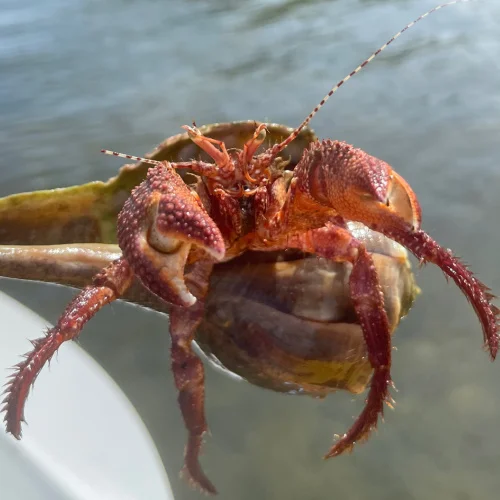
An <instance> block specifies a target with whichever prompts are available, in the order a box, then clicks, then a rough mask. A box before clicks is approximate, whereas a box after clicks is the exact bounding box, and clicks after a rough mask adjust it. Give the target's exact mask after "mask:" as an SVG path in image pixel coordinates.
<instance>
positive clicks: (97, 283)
mask: <svg viewBox="0 0 500 500" xmlns="http://www.w3.org/2000/svg"><path fill="white" fill-rule="evenodd" d="M133 276H134V275H133V272H132V269H131V268H130V266H129V265H128V263H127V262H126V261H125V259H123V258H122V257H120V258H119V259H118V260H116V261H115V262H113V263H112V264H110V265H109V266H108V267H106V268H104V269H103V270H102V271H101V272H100V273H99V274H97V275H96V276H95V278H94V280H93V284H92V285H90V286H88V287H86V288H85V289H84V290H82V291H81V292H80V293H79V294H78V295H77V296H76V297H75V298H74V299H73V300H72V301H71V302H70V304H69V305H68V307H67V308H66V310H65V311H64V313H63V315H62V316H61V318H60V319H59V321H58V322H57V325H56V326H54V327H53V328H51V329H50V330H49V331H48V332H47V334H46V335H45V336H44V337H41V338H39V339H36V340H33V341H32V342H31V343H32V344H33V350H32V351H30V352H29V353H27V354H26V356H25V359H24V360H23V361H21V362H20V363H18V364H17V365H16V367H15V371H14V373H13V374H12V375H11V378H10V380H9V382H8V383H7V384H6V389H5V394H6V397H5V399H4V400H3V403H4V404H5V406H4V409H5V418H4V420H5V422H6V427H7V432H10V433H11V434H13V435H14V436H15V437H16V438H18V439H19V438H20V437H21V422H23V421H24V404H25V402H26V397H27V395H28V392H29V389H30V387H31V385H32V384H33V383H34V381H35V379H36V377H37V375H38V374H39V373H40V370H41V369H42V368H43V366H44V365H45V363H46V362H47V361H49V360H50V359H51V358H52V356H53V355H54V353H55V352H56V351H57V350H58V349H59V347H60V346H61V344H62V343H63V342H66V341H67V340H73V339H75V338H76V337H78V335H79V334H80V332H81V331H82V328H83V326H84V325H85V323H87V321H88V320H90V319H91V318H92V317H93V316H94V315H95V314H96V313H97V311H99V309H101V308H102V307H103V306H105V305H106V304H109V303H110V302H112V301H114V300H116V299H118V298H119V297H120V296H121V295H123V293H125V291H126V290H127V289H128V287H129V286H130V284H131V283H132V279H133Z"/></svg>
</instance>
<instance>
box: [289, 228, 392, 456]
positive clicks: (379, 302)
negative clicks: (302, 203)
mask: <svg viewBox="0 0 500 500" xmlns="http://www.w3.org/2000/svg"><path fill="white" fill-rule="evenodd" d="M287 240H288V241H287V248H298V249H300V250H303V251H305V252H309V253H314V254H316V255H318V256H321V257H325V258H328V259H331V260H335V261H348V262H351V263H352V264H353V268H352V272H351V276H350V279H349V286H350V294H351V298H352V301H353V303H354V308H355V310H356V314H357V316H358V320H359V323H360V325H361V328H362V330H363V336H364V339H365V342H366V347H367V351H368V359H369V361H370V364H371V365H372V367H373V370H374V371H373V376H372V380H371V384H370V390H369V393H368V398H367V400H366V405H365V407H364V409H363V411H362V412H361V414H360V415H359V417H358V418H357V419H356V421H355V422H354V424H353V425H352V426H351V428H350V429H349V430H348V432H347V433H346V434H344V435H343V436H342V437H341V438H340V439H339V440H338V441H337V442H336V443H335V444H334V446H333V447H332V448H331V449H330V451H329V452H328V453H327V455H326V457H325V458H329V457H333V456H336V455H340V454H341V453H343V452H345V451H349V450H351V449H352V447H353V446H354V444H355V443H356V442H357V441H360V440H363V439H366V438H367V437H368V435H369V433H370V431H371V430H372V429H373V428H375V427H376V426H377V421H378V417H379V415H380V416H381V415H382V413H383V407H384V402H387V403H389V404H390V403H391V402H392V398H391V397H390V395H389V385H390V383H391V373H390V369H391V336H390V329H389V321H388V319H387V314H386V312H385V309H384V297H383V294H382V289H381V288H380V284H379V280H378V276H377V272H376V270H375V265H374V263H373V259H372V258H371V256H370V254H369V253H368V252H367V251H366V249H365V247H364V245H363V244H362V243H360V242H359V241H357V240H356V239H355V238H354V237H353V236H352V235H351V234H350V233H349V232H348V231H347V230H346V229H344V228H341V227H338V226H335V225H333V224H328V225H327V226H326V227H324V228H321V229H316V230H313V231H308V232H306V233H302V234H298V235H293V236H289V237H288V238H287Z"/></svg>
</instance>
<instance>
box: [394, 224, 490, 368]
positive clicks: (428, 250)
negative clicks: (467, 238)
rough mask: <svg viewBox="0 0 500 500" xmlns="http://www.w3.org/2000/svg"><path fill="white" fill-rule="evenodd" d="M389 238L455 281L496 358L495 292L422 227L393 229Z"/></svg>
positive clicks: (487, 346) (487, 345)
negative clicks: (415, 229)
mask: <svg viewBox="0 0 500 500" xmlns="http://www.w3.org/2000/svg"><path fill="white" fill-rule="evenodd" d="M389 234H390V237H391V238H394V239H395V240H396V241H398V242H399V243H401V244H402V245H404V246H406V248H408V250H410V251H411V252H412V253H413V254H414V255H415V256H416V257H417V258H418V259H419V260H420V262H422V263H427V262H432V263H433V264H435V265H437V266H438V267H439V268H441V270H442V271H443V272H444V273H445V276H447V277H448V276H449V277H450V278H452V279H453V281H454V282H455V283H456V285H457V286H458V288H460V290H461V291H462V292H463V294H464V295H465V297H466V298H467V300H468V301H469V302H470V303H471V304H472V307H473V308H474V310H475V311H476V314H477V317H478V318H479V321H480V322H481V326H482V328H483V337H484V342H485V346H486V348H487V349H488V350H489V352H490V355H491V358H492V359H495V357H496V355H497V353H498V346H499V343H500V333H499V329H500V326H499V322H500V310H499V308H498V307H497V306H495V305H494V304H493V303H492V301H493V299H495V296H494V295H493V294H492V293H491V292H490V289H489V288H488V287H487V286H486V285H484V284H483V283H482V282H481V281H479V280H478V279H477V278H476V277H475V276H474V274H472V272H471V271H470V270H469V269H468V268H467V266H466V265H465V264H463V263H462V262H460V260H459V259H458V258H457V257H455V256H454V255H453V254H452V253H451V251H450V250H446V249H444V248H443V247H441V246H440V245H439V244H438V243H437V242H436V241H434V240H433V239H432V238H431V237H430V236H429V235H428V234H427V233H425V232H424V231H422V230H417V231H410V230H406V231H405V230H392V231H391V233H389Z"/></svg>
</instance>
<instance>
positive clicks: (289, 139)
mask: <svg viewBox="0 0 500 500" xmlns="http://www.w3.org/2000/svg"><path fill="white" fill-rule="evenodd" d="M471 1H472V0H453V1H451V2H447V3H443V4H441V5H438V6H437V7H434V8H433V9H431V10H429V11H427V12H426V13H425V14H422V15H421V16H420V17H418V18H417V19H415V21H413V22H411V23H410V24H407V25H406V26H405V27H404V28H403V29H402V30H401V31H398V32H397V33H396V34H395V35H394V36H393V37H392V38H391V39H390V40H389V41H388V42H387V43H385V44H384V45H382V47H380V49H378V50H376V51H375V52H374V53H373V54H372V55H371V56H370V57H369V58H368V59H365V60H364V61H363V62H362V63H361V64H360V65H359V66H358V67H357V68H356V69H355V70H354V71H351V73H349V74H348V75H347V76H346V77H345V78H344V79H342V80H340V81H339V82H338V83H337V84H336V85H335V86H334V87H332V89H331V90H330V92H328V94H326V95H325V97H323V99H322V100H321V102H320V103H319V104H318V105H317V106H316V107H315V108H314V109H313V110H312V111H311V113H309V116H308V117H307V118H306V119H305V120H304V121H303V122H302V123H301V124H300V125H299V126H298V127H297V128H296V129H295V130H294V131H293V132H292V133H291V134H290V135H289V136H288V137H287V138H286V139H285V140H284V141H283V142H280V143H279V144H275V145H274V146H273V147H272V149H271V156H272V157H275V156H276V155H278V153H280V152H281V151H283V150H284V149H285V148H286V147H287V146H288V145H289V144H290V143H291V142H292V141H293V140H295V138H296V137H297V136H298V135H299V134H300V131H301V130H302V129H303V128H304V127H305V126H306V125H308V124H309V122H310V121H311V120H312V118H313V117H314V115H315V114H316V113H317V112H318V111H319V110H320V109H321V108H322V107H323V106H324V105H325V103H326V101H328V99H330V97H332V95H333V94H335V92H337V90H338V89H339V88H340V87H341V86H342V85H343V84H344V83H345V82H347V80H349V79H350V78H352V77H353V76H354V75H355V74H356V73H359V72H360V71H361V70H362V69H363V68H364V67H365V66H366V65H367V64H369V63H370V62H372V61H373V59H375V57H377V56H378V55H379V54H380V53H381V52H382V51H383V50H385V49H386V48H387V47H388V46H389V45H390V44H391V43H392V42H394V40H396V38H399V37H400V36H401V35H402V34H403V33H404V32H405V31H406V30H408V29H410V28H411V27H412V26H414V25H415V24H416V23H418V22H419V21H421V20H422V19H424V18H425V17H427V16H428V15H429V14H432V13H433V12H436V11H438V10H441V9H443V8H444V7H449V6H450V5H454V4H457V3H465V2H471Z"/></svg>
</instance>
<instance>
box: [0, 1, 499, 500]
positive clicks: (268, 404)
mask: <svg viewBox="0 0 500 500" xmlns="http://www.w3.org/2000/svg"><path fill="white" fill-rule="evenodd" d="M434 1H435V0H425V1H424V0H418V1H415V0H400V1H396V0H394V1H376V0H371V1H361V0H360V1H353V0H337V1H332V0H330V1H319V0H316V1H311V2H298V1H296V0H289V1H285V0H282V1H273V2H271V1H267V2H263V1H261V2H259V1H257V0H246V1H242V0H240V1H232V0H212V1H210V2H202V1H196V0H190V1H187V0H184V1H181V0H171V1H170V2H163V1H154V0H145V1H142V2H131V1H125V0H122V1H120V0H108V1H107V2H100V1H97V0H77V1H74V2H70V3H68V2H64V1H62V0H47V1H45V2H43V4H34V3H32V4H31V5H30V4H28V2H24V4H21V3H20V2H17V1H14V0H0V12H1V13H2V14H1V16H0V151H1V160H0V175H1V185H0V195H2V196H3V195H7V194H10V193H15V192H20V191H27V190H33V189H42V188H50V187H56V186H67V185H72V184H77V183H82V182H87V181H90V180H94V179H107V178H108V177H110V176H112V175H114V173H115V172H116V170H117V169H118V167H119V162H118V163H117V160H116V159H113V158H105V157H102V156H100V155H99V154H98V151H99V150H100V149H101V148H103V147H106V148H110V149H115V150H121V151H124V152H130V153H133V154H142V153H144V152H146V151H148V150H150V149H151V148H152V147H153V146H154V145H155V144H157V143H159V142H160V141H161V140H163V139H164V138H165V137H167V136H170V135H172V134H174V133H177V132H178V131H179V126H180V125H182V124H185V123H191V122H192V120H193V119H195V120H196V122H197V123H198V124H204V123H213V122H223V121H232V120H241V119H255V120H269V121H274V122H278V123H285V124H288V125H295V124H298V123H299V122H300V121H301V120H302V119H303V118H304V117H305V115H306V114H307V113H308V112H309V111H310V109H311V108H312V107H313V106H314V105H315V104H316V103H317V101H319V100H320V99H321V97H322V96H323V95H324V93H325V92H326V91H327V90H328V88H329V87H330V86H331V85H332V84H333V83H334V82H335V81H336V80H339V79H340V78H342V77H343V76H344V75H345V74H346V73H348V72H349V71H351V70H352V69H353V68H354V67H355V66H356V65H357V64H358V63H359V62H360V61H361V60H363V59H364V58H365V57H367V56H368V55H369V54H370V53H371V52H372V51H373V50H375V49H376V48H377V47H378V46H379V45H381V44H382V43H383V42H384V41H386V39H388V38H389V37H390V36H391V35H392V34H393V33H395V32H396V31H397V30H399V29H400V28H402V27H403V26H404V25H405V24H406V23H407V22H409V21H410V20H411V19H413V18H415V17H417V16H418V15H420V14H421V13H422V12H423V11H424V10H426V9H427V8H430V7H432V6H434ZM499 19H500V5H499V4H498V2H496V1H493V0H490V1H484V2H481V3H474V4H467V5H461V6H455V7H451V8H447V9H445V10H443V11H440V12H439V13H437V14H436V15H433V16H432V17H430V18H428V19H426V20H425V21H424V22H423V23H421V24H420V25H419V26H418V27H416V28H415V29H414V30H411V31H409V32H408V33H407V34H405V35H404V37H402V38H401V39H400V40H398V41H397V42H396V44H394V46H392V47H391V48H390V49H388V51H387V52H385V53H384V55H383V56H382V57H380V58H379V59H378V60H377V61H375V62H374V63H373V64H372V65H370V66H369V67H367V68H366V70H365V71H363V73H361V74H360V75H358V76H356V78H354V79H353V80H352V81H350V82H349V83H348V84H346V86H345V87H343V88H342V89H341V91H340V92H339V93H338V94H337V95H336V96H335V98H334V99H332V101H331V102H330V103H329V104H328V106H327V107H326V108H325V109H324V110H322V111H321V113H320V114H319V115H318V116H317V118H315V121H314V123H313V126H314V128H315V130H316V131H317V133H318V135H319V136H321V137H331V138H337V139H344V140H347V141H349V142H351V143H353V144H355V145H356V146H358V147H361V148H363V149H365V150H366V151H368V152H369V153H371V154H373V155H375V156H377V157H380V158H383V159H385V160H386V161H388V162H389V163H391V164H392V165H393V166H394V167H395V168H396V169H397V171H398V172H399V173H401V174H402V175H403V176H404V177H405V178H406V179H407V180H408V181H409V182H410V184H411V185H412V187H413V188H414V190H415V191H416V192H417V194H418V196H419V199H420V202H421V204H422V207H423V214H424V228H425V229H426V230H427V231H429V232H430V233H431V234H432V235H433V236H435V237H436V238H437V239H438V241H440V242H442V243H443V245H445V246H447V247H450V248H453V249H454V251H455V252H456V253H457V254H459V255H462V256H465V257H466V260H467V262H469V263H470V264H471V266H472V268H473V269H474V270H475V271H476V272H477V273H478V274H479V275H480V276H481V277H484V278H485V280H486V281H487V283H488V284H489V285H490V286H491V287H492V288H493V289H494V290H496V291H497V292H498V291H500V266H499V264H498V248H499V246H500V234H499V231H498V228H499V227H500V224H499V218H498V214H499V213H500V198H499V196H498V191H499V187H500V168H499V159H498V158H499V154H500V140H499V137H500V90H499V89H500V64H499V62H498V53H500V21H499ZM418 282H419V285H420V286H421V288H423V290H424V294H423V295H422V296H421V297H420V298H419V300H418V302H417V304H416V306H415V308H414V309H413V310H412V312H411V314H410V316H409V317H408V318H407V319H406V320H405V321H404V323H403V324H402V325H401V327H400V328H399V331H398V334H397V337H396V339H395V345H396V346H397V348H398V350H397V351H396V352H395V353H394V365H393V377H394V380H395V382H396V384H397V387H398V389H399V392H398V393H397V394H396V399H397V406H396V411H395V412H391V411H387V414H386V420H385V423H384V424H381V425H380V429H379V431H378V433H376V434H375V435H374V436H373V438H372V439H371V440H370V441H369V442H368V443H366V444H364V445H360V446H358V447H357V448H356V450H355V453H354V454H353V455H351V456H346V457H341V458H338V459H334V460H330V461H328V462H324V461H323V460H322V459H321V456H322V454H323V453H324V452H325V451H326V450H327V449H328V448H329V446H330V444H331V440H332V434H333V433H334V432H343V431H344V430H345V429H346V428H347V426H348V425H349V424H350V423H351V422H352V420H351V417H352V416H353V415H356V414H357V413H358V412H359V411H360V408H361V405H362V403H363V398H362V397H358V398H355V399H354V400H353V399H352V398H351V397H350V396H349V395H346V394H338V395H335V396H333V397H330V398H328V399H327V400H326V401H323V402H320V401H315V400H312V399H307V398H299V397H295V398H293V397H286V396H280V395H276V394H273V393H270V392H266V391H264V390H261V389H258V388H255V387H252V386H250V385H248V384H244V383H236V382H234V381H232V380H230V379H227V378H225V377H224V376H222V375H221V374H219V373H215V372H214V371H209V372H208V374H207V413H208V419H209V424H210V428H211V432H212V437H210V438H209V439H208V441H207V445H206V448H205V454H204V456H203V463H204V465H205V467H206V469H207V472H208V473H209V475H210V477H211V478H212V479H213V481H214V482H215V484H216V485H217V486H218V488H219V490H220V492H221V494H220V498H221V499H254V498H260V499H262V500H267V499H280V498H287V499H297V500H299V499H300V500H302V499H311V500H312V499H322V498H333V497H335V498H342V499H363V498H371V499H384V500H385V499H415V500H420V499H422V500H423V499H426V500H428V499H434V498H435V499H446V500H447V499H450V500H467V499H474V500H480V499H491V498H494V497H495V495H496V494H497V493H498V490H499V488H500V479H499V476H498V470H499V467H500V452H499V450H500V437H499V435H498V425H497V424H498V418H499V415H500V390H499V389H498V383H497V380H498V376H499V373H500V371H499V370H500V367H499V366H498V363H497V364H491V363H489V362H488V358H487V355H486V354H485V353H483V352H482V351H481V332H480V328H479V325H478V323H477V320H476V318H475V316H474V314H473V312H472V310H471V308H470V307H469V306H468V305H467V303H466V301H465V300H464V298H463V297H462V296H461V294H460V293H459V292H458V291H457V290H456V289H455V288H454V287H453V286H451V285H447V284H446V281H445V280H444V279H443V277H442V275H441V273H440V272H438V271H437V270H436V269H435V268H431V267H429V268H426V269H424V270H422V271H419V272H418ZM1 286H2V290H5V291H7V292H8V293H10V294H11V295H13V296H15V297H16V298H18V299H20V300H21V301H22V302H24V303H25V304H27V305H29V306H30V307H32V308H33V309H35V310H36V311H37V312H39V313H40V314H42V315H43V316H44V317H46V318H47V319H48V320H50V321H52V322H53V321H55V320H56V318H57V316H58V315H59V313H60V312H61V311H62V309H63V307H64V305H65V304H66V302H67V301H68V300H69V299H70V297H71V296H72V295H73V292H72V291H71V290H68V289H64V288H60V287H53V286H47V285H39V284H33V283H32V284H26V283H13V282H8V281H5V280H3V281H2V284H1ZM81 344H82V345H83V346H84V347H85V348H86V349H87V350H88V351H89V352H90V353H91V354H92V355H93V356H95V358H96V359H97V360H98V361H100V362H101V363H102V364H103V365H104V366H105V368H106V369H107V370H108V371H109V372H110V373H111V375H112V376H113V377H114V378H115V379H116V380H117V381H118V382H119V383H120V385H121V386H122V388H123V389H124V390H125V392H126V393H127V395H128V396H129V397H130V399H131V400H132V402H133V403H134V404H135V406H136V407H137V408H138V410H139V412H140V413H141V415H142V417H143V418H144V420H145V422H146V424H147V425H148V427H149V429H150V431H151V433H152V435H153V437H154V439H155V442H156V443H157V446H158V448H159V450H160V453H161V455H162V458H163V460H164V463H165V466H166V468H167V469H168V471H169V474H170V477H171V480H172V486H173V489H174V492H175V494H176V498H177V499H195V498H200V496H199V495H198V494H197V493H194V492H191V491H190V490H189V489H188V488H187V487H186V486H185V485H184V484H183V483H182V482H181V481H179V480H178V479H177V471H178V469H179V468H180V465H181V459H182V452H183V446H184V437H185V435H184V430H183V425H182V422H181V419H180V415H179V411H178V408H177V405H176V400H175V398H176V395H175V392H174V390H173V380H172V376H171V374H170V371H169V361H168V348H169V344H168V335H167V321H166V320H165V318H163V317H161V316H160V315H157V314H154V313H151V312H146V311H141V310H139V309H137V308H134V307H131V306H126V305H123V304H114V305H112V306H110V307H108V308H107V309H106V310H103V311H102V312H101V313H100V314H99V315H98V317H97V318H96V319H95V320H94V321H93V322H92V323H91V324H89V325H88V327H87V328H86V330H85V334H84V335H83V336H82V338H81ZM52 372H53V376H54V377H56V376H57V367H56V366H55V367H54V368H53V370H52ZM28 411H29V410H28ZM96 411H97V409H96Z"/></svg>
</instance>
